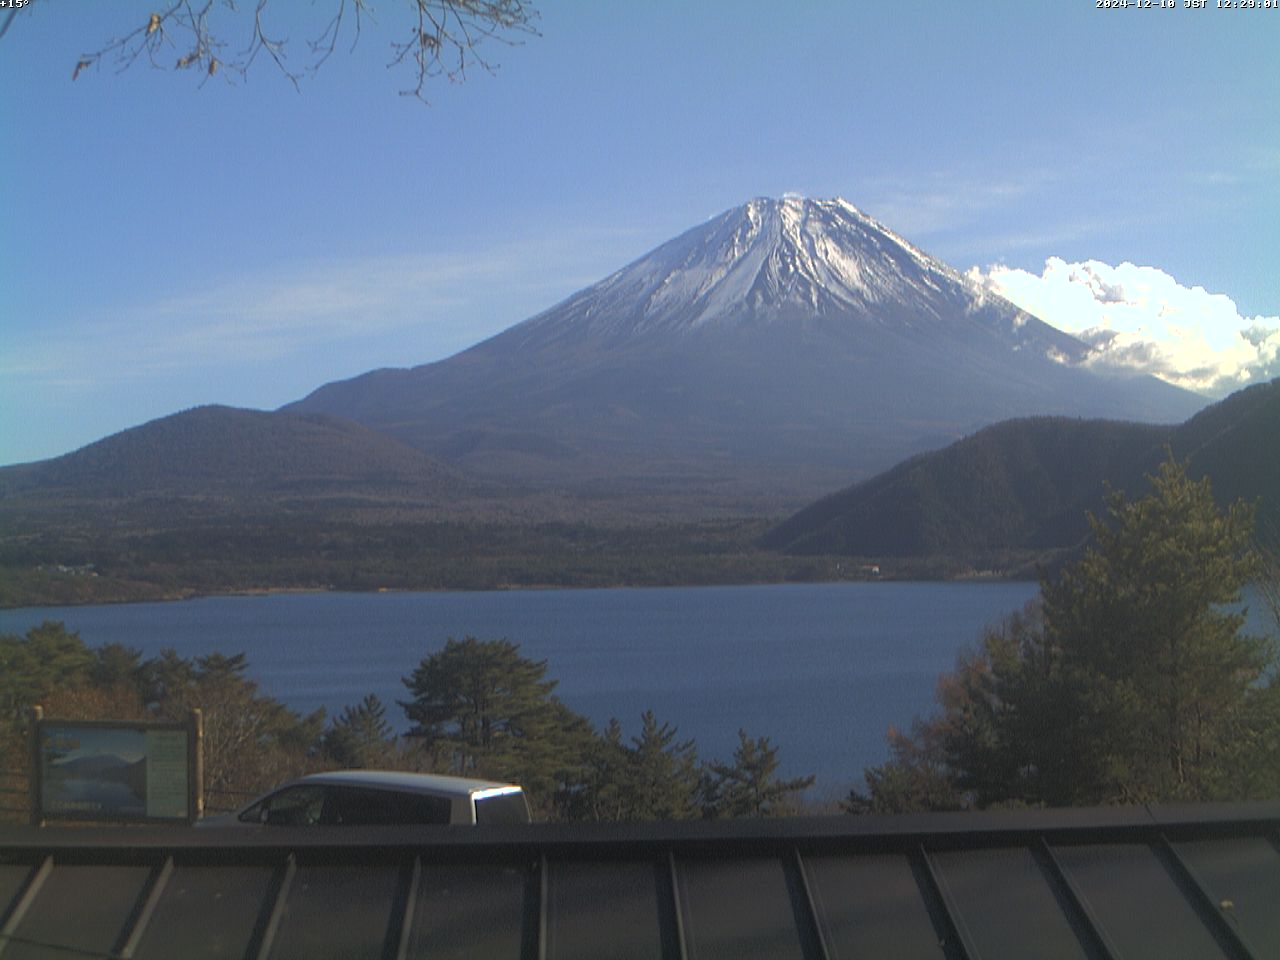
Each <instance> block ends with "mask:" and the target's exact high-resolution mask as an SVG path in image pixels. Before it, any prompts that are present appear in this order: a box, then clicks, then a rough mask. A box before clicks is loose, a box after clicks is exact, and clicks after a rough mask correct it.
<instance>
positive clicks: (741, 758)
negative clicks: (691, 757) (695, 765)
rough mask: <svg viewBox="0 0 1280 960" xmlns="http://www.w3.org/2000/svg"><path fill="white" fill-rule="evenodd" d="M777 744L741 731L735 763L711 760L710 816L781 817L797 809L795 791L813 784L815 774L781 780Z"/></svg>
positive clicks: (706, 784) (708, 784) (708, 779)
mask: <svg viewBox="0 0 1280 960" xmlns="http://www.w3.org/2000/svg"><path fill="white" fill-rule="evenodd" d="M778 762H779V761H778V748H777V747H775V746H773V745H772V744H771V743H770V742H769V738H768V737H760V738H759V739H758V740H753V739H751V738H750V737H748V736H747V732H746V731H745V730H739V731H738V749H737V750H735V751H734V752H733V763H732V764H726V763H720V762H712V763H710V764H708V765H707V776H706V778H705V780H704V790H705V798H704V807H703V813H704V815H705V816H709V817H781V816H786V815H788V814H790V813H793V812H794V809H795V807H794V797H793V794H797V793H800V792H802V791H804V790H807V789H809V787H811V786H813V782H814V779H815V778H814V777H813V776H807V777H796V778H794V779H791V780H779V779H777V777H776V776H775V774H776V773H777V770H778Z"/></svg>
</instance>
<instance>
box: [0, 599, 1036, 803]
mask: <svg viewBox="0 0 1280 960" xmlns="http://www.w3.org/2000/svg"><path fill="white" fill-rule="evenodd" d="M1036 590H1037V585H1036V584H1034V583H997V582H979V583H841V584H804V585H775V586H746V587H683V588H671V589H665V588H649V589H617V590H527V591H504V592H467V593H386V594H368V593H361V594H343V593H320V594H276V595H269V596H255V597H217V598H206V599H198V600H188V601H182V602H176V603H142V604H122V605H104V606H87V607H48V608H26V609H21V610H6V611H0V632H3V633H19V634H20V633H23V632H25V631H26V630H27V629H28V628H29V627H31V626H34V625H36V624H38V623H40V622H41V621H43V620H46V619H50V620H60V621H62V622H64V623H65V624H66V625H67V628H68V629H70V630H76V631H79V633H80V635H81V637H82V638H83V639H84V641H85V642H86V643H87V644H89V645H90V646H100V645H102V644H107V643H120V644H125V645H127V646H131V647H135V648H137V649H139V650H141V651H142V652H143V654H144V655H145V656H152V655H155V654H157V653H159V652H160V651H161V650H162V649H164V648H165V647H172V648H174V649H175V650H176V651H177V652H178V653H179V654H180V655H181V656H184V657H191V656H195V655H198V654H205V653H210V652H213V651H218V652H221V653H225V654H235V653H240V652H244V653H246V654H247V655H248V659H249V670H250V675H251V676H252V677H253V678H254V679H255V680H257V681H258V683H259V684H260V686H261V689H262V691H263V692H264V693H267V694H270V695H271V696H274V697H277V698H279V699H280V700H282V701H284V702H285V703H287V704H288V705H289V706H290V707H292V708H294V709H296V710H298V711H301V712H308V711H311V710H314V709H315V708H317V707H324V708H325V709H326V710H328V711H329V712H330V713H337V712H340V711H341V709H342V707H344V706H346V705H347V704H352V703H356V702H358V701H359V700H360V699H361V698H362V697H364V695H365V694H367V693H376V694H377V695H378V696H379V697H380V698H381V699H382V701H383V702H384V703H385V704H387V706H388V715H389V716H390V717H391V718H392V719H393V721H395V722H396V723H397V724H398V726H399V727H400V728H402V729H403V728H404V727H405V726H406V723H405V721H404V715H403V713H402V711H400V709H399V708H398V707H396V705H395V702H396V701H397V700H400V699H404V698H405V697H406V695H407V692H406V690H405V687H404V685H403V683H402V682H401V678H402V677H405V676H408V675H409V674H410V673H411V672H412V671H413V669H414V668H415V667H416V666H417V665H418V663H419V662H420V661H421V660H422V659H423V658H424V657H426V656H428V655H430V654H431V653H433V652H435V651H437V650H439V649H440V648H441V647H443V645H444V643H445V641H446V639H448V638H449V637H457V638H461V637H464V636H467V635H471V636H475V637H478V638H481V639H496V638H505V639H508V640H510V641H512V642H514V643H518V644H520V648H521V653H522V654H523V655H524V656H527V657H531V658H534V659H539V660H542V659H545V660H546V661H547V666H548V675H549V676H550V677H552V678H554V679H557V680H558V681H559V686H558V688H557V691H556V692H557V693H558V694H559V696H560V697H561V699H562V700H564V702H565V703H566V704H567V705H568V706H569V707H570V708H571V709H573V710H576V711H577V712H579V713H582V714H585V715H586V716H588V717H589V718H591V720H592V721H593V722H594V723H595V724H596V726H597V729H599V728H601V727H602V726H603V725H604V724H605V723H606V722H607V721H608V720H609V718H610V717H617V718H618V719H619V720H620V721H622V724H623V729H624V731H625V732H626V733H627V734H628V735H630V734H633V733H636V732H638V728H639V717H640V714H641V712H642V711H644V710H646V709H652V710H653V711H654V712H655V713H656V714H657V716H658V718H659V720H662V721H665V722H669V723H672V724H674V725H676V726H677V727H679V731H680V734H681V736H682V737H692V738H694V739H696V740H697V743H698V749H699V755H700V756H702V757H704V758H721V759H726V760H727V759H728V758H729V757H730V755H731V754H732V751H733V749H734V747H735V746H736V744H737V731H738V729H739V728H743V729H745V730H746V731H747V733H748V734H750V735H752V736H755V737H758V736H768V737H769V738H770V739H771V740H772V741H773V743H775V744H777V745H778V746H779V747H780V759H781V760H782V765H783V771H782V772H783V773H784V774H786V775H799V774H808V773H813V774H816V775H817V777H818V783H817V784H816V786H815V788H814V791H813V792H812V795H813V796H815V797H817V798H819V799H827V798H829V799H835V798H838V797H840V796H843V795H844V793H846V792H847V790H848V788H849V786H850V785H851V784H854V783H855V782H858V783H860V781H861V771H862V769H863V768H864V767H866V766H868V765H870V764H875V763H880V762H882V761H883V760H885V759H886V757H887V755H888V753H887V749H886V746H885V731H886V729H887V728H888V727H889V726H890V725H891V724H895V725H898V726H904V727H905V726H907V725H909V724H910V722H911V719H912V717H913V716H915V715H917V714H925V713H928V712H930V710H931V709H932V702H933V690H934V685H935V683H936V681H937V678H938V675H939V674H940V673H941V672H943V671H945V670H949V669H951V668H952V667H953V666H954V664H955V659H956V655H957V653H958V652H959V651H960V650H962V649H963V648H965V647H967V646H971V645H973V644H974V643H976V641H977V640H978V638H979V636H980V635H981V631H982V628H983V627H984V626H986V625H987V624H990V623H994V622H996V621H997V620H999V618H1000V617H1002V616H1004V615H1005V614H1007V613H1009V612H1011V611H1013V610H1016V609H1018V608H1020V607H1021V606H1022V605H1023V604H1024V603H1025V602H1026V601H1027V600H1029V599H1031V597H1032V596H1034V595H1035V593H1036Z"/></svg>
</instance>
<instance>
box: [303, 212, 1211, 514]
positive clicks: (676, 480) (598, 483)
mask: <svg viewBox="0 0 1280 960" xmlns="http://www.w3.org/2000/svg"><path fill="white" fill-rule="evenodd" d="M1088 357H1089V348H1088V347H1087V346H1086V345H1085V344H1084V343H1082V342H1081V341H1079V340H1077V339H1075V338H1073V337H1071V336H1069V335H1068V334H1066V333H1063V332H1062V331H1060V330H1057V329H1055V328H1053V327H1051V326H1049V325H1047V324H1045V323H1043V322H1041V321H1040V320H1038V319H1037V318H1035V317H1033V316H1031V315H1030V314H1028V313H1026V312H1025V311H1022V310H1020V309H1019V308H1017V307H1016V306H1014V305H1013V304H1011V303H1009V302H1008V301H1006V300H1003V299H1001V298H999V297H996V296H993V295H991V294H990V293H988V292H984V291H983V290H981V289H980V288H979V287H977V286H976V285H974V284H973V283H971V282H969V281H967V280H966V279H965V277H964V276H962V275H961V274H960V273H958V272H957V271H956V270H954V269H953V268H951V267H949V266H947V265H946V264H944V263H942V262H940V261H938V260H936V259H934V258H932V257H930V256H928V255H927V254H925V253H923V252H922V251H921V250H919V249H917V248H916V247H914V246H913V245H912V244H910V243H909V242H907V241H906V240H904V239H903V238H902V237H900V236H898V235H897V234H895V233H894V232H892V231H891V230H890V229H888V228H887V227H885V226H883V225H881V224H880V223H878V222H877V221H875V220H874V219H872V218H871V217H869V216H867V215H866V214H864V213H862V212H861V211H859V210H858V209H857V208H856V207H854V206H852V205H851V204H849V203H847V202H845V201H844V200H840V199H835V200H808V199H800V198H795V197H790V196H788V197H785V198H783V199H781V200H775V199H756V200H752V201H750V202H749V203H747V204H745V205H743V206H741V207H737V208H735V209H733V210H729V211H727V212H725V213H723V214H721V215H719V216H717V217H715V218H713V219H711V220H709V221H708V222H706V223H704V224H702V225H700V226H697V227H694V228H693V229H691V230H689V231H687V232H685V233H684V234H682V235H681V236H678V237H676V238H675V239H673V240H670V241H669V242H667V243H665V244H663V245H661V246H659V247H657V248H656V249H654V250H653V251H651V252H650V253H648V254H646V255H645V256H643V257H641V258H640V259H639V260H636V261H635V262H634V263H632V264H630V265H629V266H626V267H624V268H623V269H621V270H619V271H618V272H617V273H615V274H613V275H612V276H610V277H607V278H606V279H604V280H602V281H600V282H599V283H597V284H595V285H593V286H591V287H588V288H587V289H585V290H582V291H580V292H579V293H576V294H574V295H573V296H571V297H569V298H568V299H567V300H565V301H563V302H562V303H560V304H558V305H556V306H554V307H552V308H550V309H549V310H547V311H545V312H544V313H541V314H539V315H537V316H535V317H532V318H531V319H529V320H526V321H524V322H523V323H519V324H517V325H515V326H513V327H510V328H508V329H507V330H505V331H503V332H502V333H500V334H498V335H497V336H494V337H492V338H490V339H488V340H486V341H484V342H482V343H479V344H477V345H476V346H473V347H471V348H470V349H468V350H465V351H463V352H461V353H459V354H456V355H455V356H452V357H450V358H448V359H445V360H442V361H439V362H437V363H431V364H426V365H423V366H417V367H413V368H411V369H384V370H375V371H372V372H369V373H366V374H364V375H362V376H358V377H355V378H353V379H350V380H345V381H340V382H335V383H330V384H327V385H325V386H323V387H321V388H319V389H318V390H316V391H315V392H314V393H312V394H311V395H309V396H308V397H306V398H304V399H303V400H300V401H298V402H296V403H294V404H290V405H289V407H288V408H286V409H292V410H295V411H304V412H309V413H325V414H333V415H337V416H342V417H347V418H350V419H353V420H356V421H358V422H360V423H362V424H364V425H366V426H369V427H372V428H374V429H376V430H380V431H383V432H386V433H388V434H391V435H392V436H394V437H396V438H398V439H400V440H402V441H404V442H406V443H408V444H409V445H411V446H413V447H416V448H418V449H420V450H422V451H424V452H425V453H428V454H430V455H431V456H432V457H435V458H439V459H441V460H443V461H445V462H448V463H451V464H453V465H455V466H457V467H460V468H462V469H463V470H465V471H468V472H471V473H473V474H477V475H480V476H485V477H489V478H492V479H496V480H502V481H506V482H512V481H514V482H518V483H521V484H525V485H531V486H542V487H555V488H562V489H569V490H573V491H576V492H578V493H588V494H592V495H600V496H608V495H627V496H633V497H634V496H640V497H646V496H647V497H659V496H660V497H666V498H672V497H675V498H677V499H678V500H679V501H680V502H681V503H683V504H685V505H686V506H692V507H696V508H697V509H698V510H705V509H706V508H708V507H709V506H711V505H713V504H714V505H715V506H716V507H717V508H718V509H720V510H733V511H747V512H752V511H771V510H776V509H782V508H787V507H791V506H796V505H799V504H802V503H805V502H808V501H809V500H811V499H813V498H814V497H815V496H817V495H819V494H822V493H825V492H830V491H831V490H833V489H836V488H839V487H843V486H847V485H848V484H849V483H851V482H853V481H855V480H858V479H861V478H864V477H867V476H869V475H871V474H873V473H875V472H878V471H880V470H883V469H885V468H887V467H889V466H891V465H893V464H895V463H897V462H898V461H900V460H902V459H904V458H906V457H908V456H910V455H912V454H915V453H918V452H921V451H924V450H928V449H935V448H939V447H942V446H944V445H946V444H948V443H950V442H952V441H954V440H956V439H957V438H959V437H961V436H963V435H966V434H969V433H972V432H974V431H976V430H978V429H979V428H981V427H983V426H985V425H987V424H990V423H993V422H995V421H998V420H1004V419H1008V418H1011V417H1022V416H1028V415H1034V414H1057V415H1067V416H1077V417H1106V418H1111V419H1123V420H1141V421H1152V422H1165V423H1175V422H1181V421H1183V420H1185V419H1186V418H1187V417H1189V416H1191V415H1192V414H1193V413H1195V412H1196V411H1197V410H1199V409H1200V408H1201V407H1203V406H1205V404H1206V403H1207V401H1206V400H1205V399H1204V398H1202V397H1200V396H1197V395H1195V394H1192V393H1189V392H1187V391H1185V390H1181V389H1179V388H1177V387H1174V386H1171V385H1169V384H1166V383H1164V382H1162V381H1160V380H1157V379H1154V378H1152V377H1148V376H1119V375H1116V374H1114V373H1104V372H1102V371H1099V370H1095V369H1093V368H1091V367H1090V366H1089V365H1088V362H1087V361H1088Z"/></svg>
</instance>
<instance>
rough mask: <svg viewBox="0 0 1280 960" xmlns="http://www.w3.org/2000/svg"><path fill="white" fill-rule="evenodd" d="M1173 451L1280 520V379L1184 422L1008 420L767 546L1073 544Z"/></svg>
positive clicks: (787, 529)
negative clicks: (1089, 518) (1109, 494)
mask: <svg viewBox="0 0 1280 960" xmlns="http://www.w3.org/2000/svg"><path fill="white" fill-rule="evenodd" d="M1166 447H1167V448H1170V449H1172V451H1173V453H1174V455H1175V456H1177V457H1179V458H1181V459H1187V460H1189V462H1190V473H1191V475H1192V476H1194V477H1201V476H1204V475H1208V476H1210V477H1211V479H1212V481H1213V484H1214V493H1215V495H1216V496H1217V498H1218V499H1219V501H1221V502H1228V501H1232V500H1235V499H1238V498H1243V499H1245V500H1255V499H1256V500H1258V501H1259V513H1260V518H1261V521H1262V525H1263V526H1264V527H1265V526H1267V525H1268V524H1270V525H1274V524H1277V523H1280V504H1278V503H1277V500H1280V493H1278V492H1277V491H1280V380H1273V381H1272V382H1271V383H1267V384H1260V385H1258V386H1254V387H1250V388H1248V389H1246V390H1242V391H1240V392H1239V393H1236V394H1233V395H1232V396H1230V397H1228V398H1227V399H1226V400H1223V401H1222V402H1221V403H1218V404H1215V405H1214V406H1212V407H1209V408H1207V409H1206V410H1204V411H1202V412H1201V413H1199V414H1197V415H1196V416H1194V417H1192V418H1191V419H1190V420H1188V421H1187V422H1186V423H1184V424H1182V425H1181V426H1179V427H1161V426H1150V425H1145V424H1134V423H1120V422H1113V421H1106V420H1073V419H1066V418H1057V417H1037V418H1033V419H1023V420H1010V421H1006V422H1004V423H999V424H996V425H994V426H991V427H988V428H986V429H985V430H982V431H979V432H978V433H976V434H974V435H972V436H970V437H966V438H965V439H963V440H960V441H958V442H957V443H954V444H952V445H951V446H949V447H946V448H944V449H942V450H939V451H936V452H933V453H928V454H923V455H921V456H918V457H915V458H913V459H911V460H908V461H906V462H904V463H902V464H899V465H898V466H896V467H894V468H893V469H891V470H888V471H886V472H885V473H882V474H880V475H878V476H876V477H873V478H872V479H871V480H868V481H866V482H865V483H861V484H858V485H856V486H853V487H849V488H847V489H845V490H843V491H840V492H839V493H836V494H833V495H831V496H829V497H826V498H824V499H822V500H820V501H818V502H817V503H815V504H813V505H811V506H809V507H807V508H805V509H804V510H802V511H800V512H799V513H797V514H795V515H794V516H792V517H791V518H790V519H788V520H787V521H785V522H784V523H782V524H781V525H779V526H778V527H775V528H774V529H773V530H772V531H770V532H769V533H768V534H767V535H766V537H765V538H764V541H763V544H764V545H765V546H766V547H768V548H770V549H776V550H784V551H787V552H791V553H798V554H846V555H852V556H863V557H876V556H884V557H918V556H940V555H949V556H965V555H972V554H974V553H976V552H984V551H986V552H989V551H998V550H1016V549H1026V550H1044V549H1050V548H1055V547H1069V546H1072V545H1074V544H1076V543H1078V542H1079V541H1080V540H1081V539H1082V538H1083V537H1084V536H1085V535H1086V533H1087V522H1086V519H1085V511H1086V510H1092V511H1094V512H1097V511H1098V510H1099V509H1100V508H1101V505H1102V501H1103V496H1104V495H1105V491H1106V489H1107V487H1108V486H1110V487H1112V488H1115V489H1120V490H1125V491H1126V492H1128V493H1129V494H1130V495H1131V496H1137V495H1140V494H1141V493H1143V492H1144V491H1145V487H1146V481H1145V476H1146V474H1148V473H1150V472H1152V471H1153V470H1154V469H1155V468H1156V466H1157V465H1158V464H1159V462H1160V461H1161V459H1163V457H1164V456H1165V450H1166Z"/></svg>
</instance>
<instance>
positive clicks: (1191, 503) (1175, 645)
mask: <svg viewBox="0 0 1280 960" xmlns="http://www.w3.org/2000/svg"><path fill="white" fill-rule="evenodd" d="M1150 479H1151V483H1152V488H1153V490H1152V493H1151V495H1149V496H1147V497H1143V498H1142V499H1140V500H1135V501H1129V500H1128V499H1126V498H1125V497H1124V495H1123V494H1121V493H1113V494H1111V495H1110V496H1109V497H1108V502H1107V505H1108V510H1107V518H1106V520H1098V519H1096V518H1090V519H1091V524H1092V527H1093V535H1094V541H1095V545H1094V546H1093V547H1091V548H1090V549H1089V550H1088V552H1087V553H1086V554H1085V556H1084V558H1083V559H1082V560H1081V561H1080V562H1079V563H1078V564H1076V565H1075V566H1073V567H1070V568H1068V569H1067V570H1065V571H1064V572H1063V574H1062V576H1061V577H1060V578H1059V579H1058V580H1057V581H1056V582H1046V583H1044V584H1042V587H1041V592H1042V594H1043V598H1044V620H1045V648H1046V650H1047V651H1048V652H1049V656H1050V657H1052V658H1055V659H1056V663H1054V664H1052V665H1051V668H1050V669H1051V674H1050V682H1049V691H1048V692H1049V693H1050V694H1051V695H1056V699H1057V700H1058V701H1060V702H1062V704H1063V705H1064V706H1068V707H1069V709H1066V710H1063V711H1062V712H1061V714H1060V715H1059V716H1057V717H1055V718H1053V720H1054V722H1053V723H1052V729H1050V728H1049V725H1048V724H1046V727H1045V729H1044V730H1043V731H1041V733H1042V736H1041V738H1040V741H1041V742H1040V743H1039V751H1038V752H1039V754H1040V755H1041V756H1042V757H1048V756H1052V755H1056V756H1058V757H1060V758H1062V759H1061V762H1060V764H1059V766H1064V767H1065V769H1063V770H1062V780H1064V781H1065V780H1067V779H1069V780H1070V783H1071V785H1070V787H1069V788H1068V787H1067V784H1066V783H1061V784H1059V785H1058V786H1059V789H1062V790H1069V792H1068V793H1067V795H1065V796H1063V797H1061V798H1056V797H1055V798H1051V799H1065V800H1076V799H1096V800H1104V801H1109V800H1156V799H1175V798H1187V799H1206V798H1208V797H1210V796H1214V795H1216V794H1217V793H1218V792H1219V791H1218V788H1217V785H1218V783H1220V782H1221V781H1222V778H1223V777H1224V776H1225V775H1227V774H1228V773H1229V771H1226V770H1223V769H1222V763H1221V761H1222V759H1223V758H1224V757H1226V756H1228V755H1230V754H1231V752H1232V751H1231V750H1230V749H1229V746H1230V741H1231V739H1232V738H1233V737H1234V736H1235V735H1236V732H1237V728H1238V727H1239V725H1240V723H1241V721H1242V719H1243V715H1244V711H1245V708H1246V703H1247V701H1248V700H1249V699H1250V697H1251V695H1252V694H1251V691H1252V690H1253V689H1254V688H1255V685H1256V684H1257V682H1258V681H1259V680H1260V679H1261V678H1262V677H1263V675H1264V673H1265V671H1266V668H1267V666H1268V664H1269V663H1270V661H1271V660H1272V657H1273V653H1274V651H1272V650H1271V649H1270V647H1269V645H1268V644H1267V643H1266V642H1265V641H1264V640H1262V639H1261V638H1256V637H1248V636H1245V635H1243V634H1242V633H1241V630H1242V628H1243V626H1244V620H1245V617H1244V614H1243V613H1242V612H1240V610H1239V606H1238V605H1239V603H1240V600H1241V588H1242V587H1243V586H1244V585H1245V584H1246V583H1247V582H1248V581H1249V579H1250V577H1251V576H1252V575H1253V574H1254V572H1255V571H1256V569H1257V566H1256V564H1257V559H1256V556H1255V555H1254V554H1253V552H1252V551H1251V550H1250V549H1249V542H1250V535H1251V532H1252V520H1253V511H1252V508H1250V507H1248V506H1246V505H1243V504H1236V505H1235V506H1233V507H1231V508H1230V509H1229V510H1227V511H1225V512H1222V511H1219V509H1218V507H1217V505H1216V504H1215V503H1214V500H1213V494H1212V490H1211V488H1210V482H1209V480H1208V478H1205V479H1203V480H1200V481H1198V482H1196V481H1192V480H1191V479H1190V478H1189V477H1188V476H1187V473H1186V469H1185V466H1184V465H1182V464H1180V463H1177V462H1176V461H1174V460H1172V459H1169V460H1167V461H1166V462H1165V463H1164V464H1163V465H1162V466H1161V467H1160V470H1159V472H1158V473H1157V474H1156V475H1155V476H1153V477H1151V478H1150Z"/></svg>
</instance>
